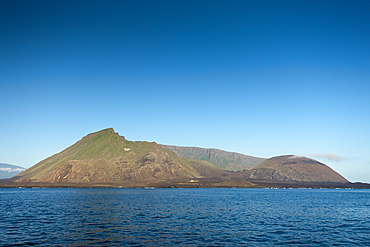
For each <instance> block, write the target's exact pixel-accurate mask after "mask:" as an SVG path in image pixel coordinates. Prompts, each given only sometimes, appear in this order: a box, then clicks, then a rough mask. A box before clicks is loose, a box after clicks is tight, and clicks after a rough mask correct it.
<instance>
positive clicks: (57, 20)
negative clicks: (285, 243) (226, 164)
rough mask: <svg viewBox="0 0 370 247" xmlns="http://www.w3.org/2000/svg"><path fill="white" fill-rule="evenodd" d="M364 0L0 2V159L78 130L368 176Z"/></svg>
mask: <svg viewBox="0 0 370 247" xmlns="http://www.w3.org/2000/svg"><path fill="white" fill-rule="evenodd" d="M369 12H370V2H369V1H349V0H348V1H341V0H335V1H325V0H320V1H314V0H312V1H299V0H294V1H276V0H272V1H263V0H262V1H230V0H228V1H215V0H213V1H199V0H198V1H191V0H186V1H92V0H89V1H80V0H74V1H65V0H63V1H22V0H18V1H13V0H9V1H8V0H3V1H1V2H0V162H2V163H9V164H14V165H19V166H23V167H26V168H28V167H30V166H32V165H34V164H36V163H37V162H39V161H41V160H43V159H45V158H47V157H49V156H51V155H53V154H55V153H57V152H60V151H62V150H63V149H65V148H66V147H68V146H70V145H72V144H73V143H75V142H76V141H78V140H79V139H81V138H82V137H83V136H85V135H86V134H88V133H91V132H95V131H98V130H101V129H104V128H109V127H113V128H114V129H115V130H116V131H117V132H119V133H120V134H121V135H124V136H125V137H126V138H127V139H129V140H147V141H156V142H157V143H161V144H171V145H178V146H197V147H204V148H218V149H222V150H226V151H234V152H239V153H243V154H246V155H252V156H257V157H265V158H269V157H272V156H276V155H283V154H296V155H304V156H308V157H311V158H315V159H317V160H319V161H321V162H323V163H325V164H327V165H329V166H330V167H331V168H333V169H334V170H336V171H338V172H339V173H340V174H342V175H343V176H344V177H346V178H347V179H349V180H350V181H362V182H370V152H369V150H370V128H369V122H370V42H369V40H370V17H369V14H368V13H369Z"/></svg>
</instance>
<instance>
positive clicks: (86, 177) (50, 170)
mask: <svg viewBox="0 0 370 247" xmlns="http://www.w3.org/2000/svg"><path fill="white" fill-rule="evenodd" d="M224 173H225V171H224V170H222V169H220V168H218V167H215V166H214V165H213V164H211V163H210V162H207V161H191V160H187V159H184V158H180V157H179V156H178V155H177V154H176V153H174V152H172V151H170V150H168V149H165V148H163V147H162V146H161V145H158V144H156V143H155V142H152V143H149V142H131V141H127V140H125V138H124V137H122V136H119V135H118V134H117V133H115V132H114V130H113V129H105V130H102V131H99V132H96V133H92V134H89V135H87V136H85V137H83V138H82V139H81V140H80V141H78V142H77V143H75V144H73V145H72V146H70V147H68V148H67V149H65V150H64V151H62V152H60V153H58V154H55V155H53V156H51V157H49V158H47V159H45V160H43V161H41V162H39V163H38V164H36V165H34V166H33V167H31V168H29V169H27V170H26V171H24V172H22V173H20V174H18V175H17V176H15V177H13V178H12V179H11V180H12V181H14V182H22V181H23V182H57V183H60V182H70V183H85V182H88V183H95V182H124V181H133V182H134V181H165V180H172V179H177V180H187V179H192V178H203V177H217V176H221V175H222V174H224Z"/></svg>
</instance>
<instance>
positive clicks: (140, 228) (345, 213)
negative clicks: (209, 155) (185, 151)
mask: <svg viewBox="0 0 370 247" xmlns="http://www.w3.org/2000/svg"><path fill="white" fill-rule="evenodd" d="M0 215H1V218H0V246H31V245H36V246H370V190H350V189H220V188H217V189H212V188H205V189H151V188H148V189H127V188H117V189H113V188H70V189H67V188H63V189H62V188H61V189H58V188H57V189H55V188H13V189H5V188H4V189H0Z"/></svg>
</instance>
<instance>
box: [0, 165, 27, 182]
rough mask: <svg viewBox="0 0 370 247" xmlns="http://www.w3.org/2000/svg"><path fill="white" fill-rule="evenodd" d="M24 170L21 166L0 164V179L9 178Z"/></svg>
mask: <svg viewBox="0 0 370 247" xmlns="http://www.w3.org/2000/svg"><path fill="white" fill-rule="evenodd" d="M24 170H26V168H24V167H21V166H16V165H10V164H5V163H0V179H4V178H11V177H13V176H15V175H17V174H19V173H21V172H22V171H24Z"/></svg>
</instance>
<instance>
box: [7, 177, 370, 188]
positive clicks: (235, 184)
mask: <svg viewBox="0 0 370 247" xmlns="http://www.w3.org/2000/svg"><path fill="white" fill-rule="evenodd" d="M148 187H151V188H282V189H283V188H297V189H298V188H312V189H370V184H368V183H359V182H356V183H351V182H349V183H313V182H276V181H245V180H223V181H222V180H218V179H197V180H194V181H150V182H149V181H144V182H138V181H135V182H133V181H126V182H95V183H65V182H63V183H48V182H23V183H16V182H12V181H9V179H2V180H0V188H148Z"/></svg>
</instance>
